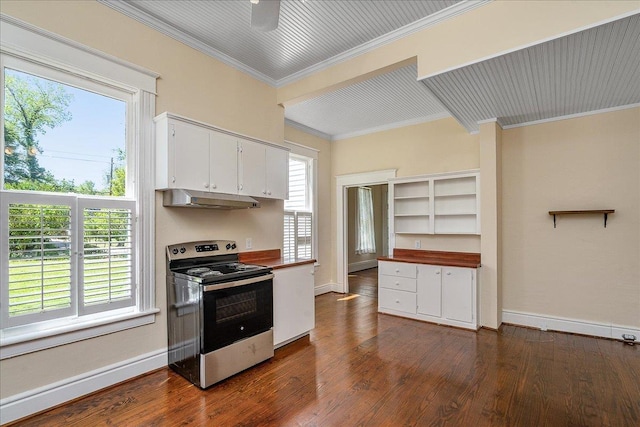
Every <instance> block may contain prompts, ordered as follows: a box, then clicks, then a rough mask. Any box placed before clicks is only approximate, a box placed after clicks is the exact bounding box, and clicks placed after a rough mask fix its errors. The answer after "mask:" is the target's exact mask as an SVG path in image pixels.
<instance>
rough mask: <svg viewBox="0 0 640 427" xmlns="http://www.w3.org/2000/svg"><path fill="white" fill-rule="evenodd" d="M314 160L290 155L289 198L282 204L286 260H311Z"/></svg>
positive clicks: (312, 252) (312, 245)
mask: <svg viewBox="0 0 640 427" xmlns="http://www.w3.org/2000/svg"><path fill="white" fill-rule="evenodd" d="M313 163H314V159H313V158H311V157H306V156H303V155H299V154H294V153H291V154H290V155H289V198H288V200H285V202H284V244H283V258H284V259H285V260H300V259H312V258H313V256H314V234H315V233H314V229H315V227H314V224H315V222H314V220H315V218H314V205H315V204H314V185H313V172H314V171H313V169H314V168H313Z"/></svg>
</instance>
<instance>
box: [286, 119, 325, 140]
mask: <svg viewBox="0 0 640 427" xmlns="http://www.w3.org/2000/svg"><path fill="white" fill-rule="evenodd" d="M284 124H285V126H290V127H292V128H294V129H298V130H299V131H302V132H304V133H308V134H310V135H313V136H317V137H318V138H322V139H326V140H327V141H332V140H333V137H332V136H331V135H329V134H328V133H324V132H322V131H319V130H317V129H314V128H311V127H309V126H306V125H303V124H302V123H298V122H294V121H293V120H290V119H286V118H285V119H284Z"/></svg>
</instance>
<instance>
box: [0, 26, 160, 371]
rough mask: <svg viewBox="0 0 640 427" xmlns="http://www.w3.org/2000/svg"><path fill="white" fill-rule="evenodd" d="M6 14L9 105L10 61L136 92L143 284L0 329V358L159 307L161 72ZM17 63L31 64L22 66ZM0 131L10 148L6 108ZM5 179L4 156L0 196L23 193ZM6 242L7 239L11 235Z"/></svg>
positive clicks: (133, 195)
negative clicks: (126, 296) (104, 302)
mask: <svg viewBox="0 0 640 427" xmlns="http://www.w3.org/2000/svg"><path fill="white" fill-rule="evenodd" d="M0 21H1V24H2V26H3V33H2V39H1V40H0V85H1V87H0V89H1V94H2V108H3V109H4V82H5V77H4V69H5V67H7V68H11V69H16V70H18V71H24V72H27V73H30V74H35V75H38V76H41V77H44V78H48V79H51V80H56V81H59V82H61V83H64V84H71V85H72V86H76V87H79V88H80V89H84V90H89V91H93V92H96V93H99V94H104V95H107V96H111V97H114V98H117V99H121V98H120V96H113V94H119V95H122V94H123V93H127V94H129V95H130V102H127V129H128V130H130V132H129V131H128V132H127V135H128V138H129V140H128V141H127V171H128V172H129V171H132V172H133V173H132V174H131V175H132V176H130V177H128V178H127V190H126V191H127V197H126V198H124V199H125V200H126V199H129V200H132V201H134V203H135V212H136V213H135V216H134V218H133V220H134V221H135V226H136V236H135V237H136V239H137V248H136V250H135V251H134V258H135V264H134V265H136V270H137V272H138V274H139V277H138V279H137V280H136V281H135V282H136V283H137V287H136V289H135V290H136V305H135V306H134V307H128V308H117V309H114V310H109V311H103V312H100V313H95V314H87V315H85V316H82V317H71V318H59V319H53V320H47V321H44V322H38V323H32V324H28V325H21V326H15V327H8V328H4V329H1V330H0V359H5V358H9V357H14V356H18V355H21V354H26V353H30V352H33V351H39V350H43V349H46V348H51V347H54V346H58V345H62V344H67V343H70V342H75V341H79V340H84V339H88V338H92V337H96V336H100V335H104V334H109V333H113V332H117V331H121V330H125V329H129V328H132V327H136V326H141V325H145V324H150V323H153V322H155V314H156V313H158V312H159V310H158V309H157V308H156V307H155V241H154V234H153V233H154V222H153V218H154V209H155V193H154V191H153V188H154V186H153V183H154V176H155V156H154V154H155V152H154V145H153V131H154V128H153V117H154V115H155V88H156V79H157V78H158V77H159V75H158V74H157V73H154V72H152V71H149V70H146V69H144V68H141V67H139V66H137V65H134V64H130V63H128V62H125V61H122V60H120V59H118V58H115V57H112V56H110V55H107V54H104V53H102V52H99V51H97V50H95V49H92V48H89V47H86V46H84V45H81V44H79V43H77V42H73V41H70V40H68V39H65V38H62V37H60V36H58V35H56V34H53V33H50V32H47V31H45V30H42V29H39V28H37V27H34V26H32V25H30V24H25V23H23V22H21V21H18V20H15V19H14V18H11V17H8V16H1V17H0ZM15 64H28V65H26V66H25V67H22V66H20V65H19V66H18V67H16V66H15ZM34 70H40V71H37V72H34ZM43 70H44V71H43ZM43 73H44V75H43ZM92 88H93V90H92ZM96 89H97V90H96ZM0 132H2V135H3V137H2V139H1V141H2V149H3V151H4V143H5V141H4V114H2V115H0ZM3 181H4V162H0V184H1V185H0V195H4V194H5V193H7V194H8V193H9V192H12V193H18V194H19V193H21V192H20V191H16V190H3V189H1V188H3V187H4V184H3ZM43 194H50V195H55V194H56V193H43ZM76 197H77V196H76ZM3 198H4V197H3ZM92 198H93V196H92ZM111 199H112V200H115V199H116V198H111ZM119 199H122V198H119ZM3 203H4V202H3ZM79 214H82V212H79ZM0 227H3V230H2V232H3V235H7V236H8V220H7V221H6V222H5V221H4V220H3V221H2V224H0ZM76 238H78V237H77V236H76ZM6 243H7V244H8V241H7V242H6ZM2 245H3V246H2V249H3V250H7V253H8V248H7V247H5V242H4V241H3V242H2ZM7 269H8V266H7V265H4V257H2V259H0V274H1V275H2V276H0V277H2V278H3V281H5V279H6V277H7V276H6V274H7ZM3 307H4V306H3ZM3 310H4V308H3ZM3 323H4V322H3ZM2 326H5V325H4V324H3V325H2Z"/></svg>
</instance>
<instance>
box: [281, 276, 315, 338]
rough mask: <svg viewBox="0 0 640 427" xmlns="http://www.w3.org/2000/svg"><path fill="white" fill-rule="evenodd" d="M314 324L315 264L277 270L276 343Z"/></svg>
mask: <svg viewBox="0 0 640 427" xmlns="http://www.w3.org/2000/svg"><path fill="white" fill-rule="evenodd" d="M314 326H315V297H314V280H313V264H305V265H301V266H296V267H288V268H282V269H278V270H275V279H274V280H273V343H274V345H276V346H277V345H279V344H282V343H284V342H286V341H288V340H291V339H292V338H295V337H298V336H300V335H303V334H305V333H306V332H309V331H310V330H311V329H313V328H314Z"/></svg>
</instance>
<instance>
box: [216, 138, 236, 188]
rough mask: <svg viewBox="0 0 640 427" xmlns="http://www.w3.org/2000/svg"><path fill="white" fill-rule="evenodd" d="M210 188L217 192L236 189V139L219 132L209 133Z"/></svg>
mask: <svg viewBox="0 0 640 427" xmlns="http://www.w3.org/2000/svg"><path fill="white" fill-rule="evenodd" d="M209 147H210V153H209V154H210V157H209V165H210V167H209V177H210V182H211V186H210V190H211V191H215V192H218V193H231V194H233V193H236V192H237V191H238V139H237V138H236V137H234V136H231V135H227V134H224V133H220V132H214V131H211V133H210V145H209Z"/></svg>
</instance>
